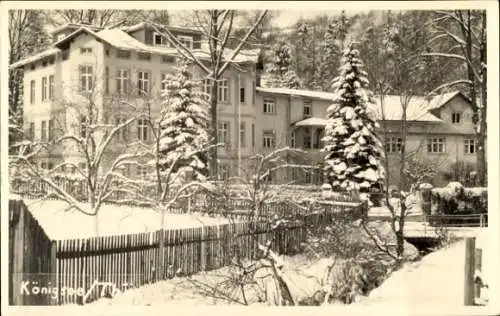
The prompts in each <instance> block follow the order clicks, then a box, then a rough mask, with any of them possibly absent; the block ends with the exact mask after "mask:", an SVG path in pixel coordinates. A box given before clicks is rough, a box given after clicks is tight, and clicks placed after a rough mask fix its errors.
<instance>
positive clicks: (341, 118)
mask: <svg viewBox="0 0 500 316" xmlns="http://www.w3.org/2000/svg"><path fill="white" fill-rule="evenodd" d="M339 73H340V74H339V76H338V77H337V78H335V80H334V84H333V87H334V89H335V97H334V100H333V104H332V105H330V106H329V107H328V110H327V118H328V123H327V125H326V128H325V137H324V138H323V141H324V144H325V145H324V148H323V150H324V152H325V154H326V155H325V176H326V179H327V181H328V183H329V184H330V185H331V186H332V189H333V190H334V191H347V190H359V191H360V192H367V191H368V190H369V189H370V188H374V187H379V186H380V185H381V184H382V183H383V179H384V168H383V165H382V159H383V158H384V154H383V147H382V142H381V141H380V139H379V137H378V136H377V134H376V132H375V128H376V127H377V126H378V123H377V122H376V116H375V113H374V111H373V108H372V107H371V106H370V105H369V104H370V103H371V102H372V100H371V93H370V91H369V90H368V89H367V87H368V79H367V73H366V72H365V71H364V70H363V64H362V61H361V60H360V58H359V52H358V51H357V50H356V49H354V47H353V45H352V44H351V45H349V47H348V48H347V49H346V50H345V51H344V54H343V58H342V66H341V67H340V69H339Z"/></svg>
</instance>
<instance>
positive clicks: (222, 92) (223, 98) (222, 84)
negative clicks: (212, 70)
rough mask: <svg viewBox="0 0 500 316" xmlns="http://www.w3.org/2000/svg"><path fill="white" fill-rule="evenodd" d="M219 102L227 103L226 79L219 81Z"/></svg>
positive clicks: (227, 89) (227, 84)
mask: <svg viewBox="0 0 500 316" xmlns="http://www.w3.org/2000/svg"><path fill="white" fill-rule="evenodd" d="M218 83H219V102H228V100H229V98H228V95H229V83H228V80H227V79H222V80H219V82H218Z"/></svg>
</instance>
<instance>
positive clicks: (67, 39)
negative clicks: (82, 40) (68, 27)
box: [54, 27, 111, 49]
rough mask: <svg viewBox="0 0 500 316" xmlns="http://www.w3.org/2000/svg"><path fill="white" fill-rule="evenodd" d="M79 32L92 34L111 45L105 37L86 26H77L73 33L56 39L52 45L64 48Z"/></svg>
mask: <svg viewBox="0 0 500 316" xmlns="http://www.w3.org/2000/svg"><path fill="white" fill-rule="evenodd" d="M81 33H87V34H89V35H92V36H94V37H96V38H98V39H100V40H102V41H104V42H106V43H108V44H109V45H111V44H110V43H109V42H108V41H107V40H106V39H104V38H102V37H101V36H100V35H99V34H98V33H96V32H94V31H92V30H90V29H88V28H86V27H81V28H79V29H78V30H76V31H74V32H73V33H71V34H69V35H68V36H66V37H65V38H62V39H61V40H59V41H57V42H55V43H54V46H55V47H57V48H59V49H64V47H65V46H66V45H67V44H69V43H70V42H71V41H72V40H73V39H74V38H75V37H77V36H78V35H80V34H81ZM99 33H100V32H99Z"/></svg>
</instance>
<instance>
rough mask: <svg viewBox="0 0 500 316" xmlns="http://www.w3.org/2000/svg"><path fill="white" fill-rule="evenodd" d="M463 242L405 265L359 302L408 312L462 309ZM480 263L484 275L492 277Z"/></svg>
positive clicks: (364, 304)
mask: <svg viewBox="0 0 500 316" xmlns="http://www.w3.org/2000/svg"><path fill="white" fill-rule="evenodd" d="M464 247H465V242H464V241H463V240H462V241H459V242H456V243H455V244H452V245H451V246H449V247H448V248H444V249H442V250H439V251H436V252H433V253H431V254H429V255H427V256H425V257H424V258H423V259H422V260H421V261H418V262H414V263H407V264H406V265H405V266H403V267H402V268H401V269H400V270H398V271H396V272H394V273H393V274H392V275H391V276H390V277H389V278H388V279H387V280H386V281H385V282H384V283H382V285H381V286H380V287H378V288H377V289H375V290H373V291H372V292H371V293H370V295H369V296H368V298H367V299H366V300H364V301H363V302H361V303H360V304H361V305H363V306H370V307H372V306H378V305H384V304H397V305H398V306H406V307H407V308H409V309H413V308H421V307H422V306H425V307H429V308H437V309H439V308H443V307H444V308H448V312H449V311H451V310H455V309H457V308H460V307H462V306H463V299H464V292H463V291H464V262H465V248H464ZM485 263H486V262H485V261H484V260H483V271H484V270H485V269H486V271H484V272H485V273H486V274H487V275H491V274H490V273H489V272H487V271H488V268H487V267H486V266H487V264H485Z"/></svg>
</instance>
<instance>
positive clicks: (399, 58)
mask: <svg viewBox="0 0 500 316" xmlns="http://www.w3.org/2000/svg"><path fill="white" fill-rule="evenodd" d="M426 18H427V17H426V16H425V13H418V12H417V13H399V14H391V13H390V12H389V13H388V14H387V22H386V23H385V26H384V28H381V29H380V28H379V29H373V28H371V29H370V31H369V33H368V34H366V35H367V36H366V37H365V42H364V43H363V48H364V52H363V53H364V54H367V56H370V60H371V62H369V63H367V65H366V66H367V67H366V68H367V71H368V73H369V78H370V80H372V82H371V86H372V87H373V90H374V94H375V95H376V97H377V98H378V103H379V105H380V113H379V114H380V116H381V121H380V125H381V127H382V137H383V140H384V154H385V159H384V164H385V169H386V177H385V194H384V199H385V204H386V207H387V208H388V210H389V212H390V215H391V216H390V217H391V218H390V225H391V229H392V231H393V232H394V234H395V236H396V249H395V251H393V250H392V249H390V248H389V247H388V246H387V245H385V244H382V243H381V242H380V238H379V237H378V236H376V235H377V234H376V233H375V232H373V230H370V229H369V227H368V226H367V225H366V224H365V223H364V228H365V230H366V231H367V233H369V236H370V237H371V238H372V239H373V241H374V242H375V243H376V244H377V247H379V248H380V249H381V250H384V251H386V252H387V253H388V254H390V255H391V256H392V257H393V258H394V259H396V260H398V261H399V260H402V259H403V257H402V256H403V252H404V226H405V220H406V217H407V215H408V212H409V210H410V209H411V208H412V207H413V206H414V205H415V200H414V199H412V195H413V194H414V191H415V190H416V189H417V187H418V184H417V183H410V185H409V183H408V180H409V179H407V177H406V174H405V173H406V172H407V171H408V160H409V158H410V157H411V156H413V155H414V154H416V152H418V151H419V150H420V148H417V149H416V150H415V151H412V150H411V149H409V148H408V147H407V140H408V134H409V130H410V127H411V121H410V118H409V115H410V114H409V113H408V110H409V106H410V104H411V102H412V100H414V98H415V97H417V96H420V95H424V94H425V93H426V92H428V90H429V91H430V88H429V87H430V86H431V85H432V84H433V83H434V82H435V77H434V76H436V77H437V76H438V74H433V73H429V72H427V70H428V68H427V67H428V66H429V65H428V64H426V60H425V59H424V58H422V50H423V49H425V45H424V44H425V41H426V39H427V37H426V36H427V35H428V34H427V33H426V32H427V29H426V25H425V23H422V21H425V20H426ZM409 21H411V22H409ZM367 43H372V45H373V46H372V47H370V46H369V45H367ZM381 44H382V45H381ZM368 54H369V55H368ZM388 94H394V95H397V96H398V97H399V109H398V113H400V117H398V118H397V119H398V121H399V123H398V124H399V126H397V128H398V132H397V133H391V132H390V131H389V122H388V121H387V118H388V116H387V112H386V111H387V105H386V102H385V101H386V99H387V95H388ZM422 110H423V108H422ZM393 119H394V118H393ZM390 136H395V137H398V138H399V139H401V142H400V144H399V145H398V146H397V148H396V154H395V155H396V156H395V157H397V159H398V162H399V164H398V170H397V171H396V172H398V173H399V177H398V178H399V180H398V183H397V187H398V191H399V192H398V195H397V197H395V198H391V192H389V191H388V190H387V189H388V187H389V184H390V181H391V180H390V176H391V175H390V172H389V170H390V169H389V167H390V161H389V158H388V156H389V152H388V145H387V144H388V143H389V137H390ZM408 189H410V193H406V192H405V191H407V190H408ZM396 200H397V201H396Z"/></svg>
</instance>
